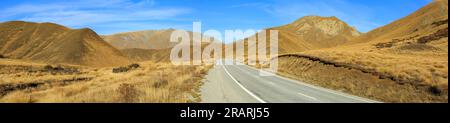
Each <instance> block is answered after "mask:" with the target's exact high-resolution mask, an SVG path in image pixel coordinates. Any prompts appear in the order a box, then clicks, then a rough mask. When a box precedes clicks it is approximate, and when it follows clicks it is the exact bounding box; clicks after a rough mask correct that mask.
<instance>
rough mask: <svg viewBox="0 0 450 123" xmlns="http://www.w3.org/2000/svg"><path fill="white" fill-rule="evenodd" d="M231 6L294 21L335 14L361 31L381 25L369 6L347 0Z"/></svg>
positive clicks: (274, 2)
mask: <svg viewBox="0 0 450 123" xmlns="http://www.w3.org/2000/svg"><path fill="white" fill-rule="evenodd" d="M232 7H241V8H242V7H253V8H258V9H261V10H263V11H265V12H267V13H269V14H271V16H274V17H277V18H278V19H280V20H285V21H286V20H289V21H294V20H297V19H299V18H301V17H303V16H308V15H318V16H336V17H338V18H339V19H342V20H343V21H345V22H347V23H349V24H350V25H351V26H355V27H356V28H357V29H358V30H360V31H363V32H366V31H369V30H371V29H374V28H376V27H379V26H380V25H382V24H378V23H375V22H374V21H373V19H374V16H373V15H374V13H373V11H372V9H371V8H370V7H368V6H366V5H359V4H355V3H351V2H348V1H347V0H298V1H297V0H296V1H291V0H288V1H277V0H273V1H270V0H269V1H265V2H254V3H244V4H238V5H234V6H232Z"/></svg>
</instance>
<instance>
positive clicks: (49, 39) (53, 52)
mask: <svg viewBox="0 0 450 123" xmlns="http://www.w3.org/2000/svg"><path fill="white" fill-rule="evenodd" d="M0 54H3V55H5V56H7V57H8V58H13V59H24V60H30V61H37V62H43V63H50V64H59V63H62V64H75V65H85V66H96V67H103V66H113V65H121V64H124V63H128V62H129V61H128V59H127V58H126V57H124V56H123V55H122V53H121V52H120V51H119V50H117V49H115V48H113V47H112V46H111V45H109V44H108V43H107V42H105V41H103V40H102V39H101V38H100V36H98V35H97V34H96V33H95V32H94V31H92V30H91V29H86V28H85V29H69V28H67V27H64V26H61V25H57V24H53V23H31V22H22V21H11V22H4V23H0Z"/></svg>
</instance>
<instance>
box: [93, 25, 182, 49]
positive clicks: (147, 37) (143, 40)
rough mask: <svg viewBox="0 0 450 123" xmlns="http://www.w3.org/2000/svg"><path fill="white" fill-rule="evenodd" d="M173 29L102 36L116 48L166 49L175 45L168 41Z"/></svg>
mask: <svg viewBox="0 0 450 123" xmlns="http://www.w3.org/2000/svg"><path fill="white" fill-rule="evenodd" d="M173 31H175V30H173V29H168V30H146V31H136V32H126V33H118V34H113V35H106V36H102V37H103V39H104V40H105V41H107V42H108V43H110V44H111V45H113V46H114V47H116V48H118V49H131V48H139V49H166V48H171V47H173V46H175V45H176V43H172V42H170V36H171V34H172V32H173Z"/></svg>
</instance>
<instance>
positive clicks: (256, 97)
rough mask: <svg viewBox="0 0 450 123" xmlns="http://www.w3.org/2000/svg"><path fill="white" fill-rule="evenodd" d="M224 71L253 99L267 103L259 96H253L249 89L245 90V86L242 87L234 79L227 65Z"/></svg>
mask: <svg viewBox="0 0 450 123" xmlns="http://www.w3.org/2000/svg"><path fill="white" fill-rule="evenodd" d="M222 67H223V69H224V70H225V73H227V74H228V76H230V78H231V79H232V80H233V81H234V82H235V83H236V84H237V85H238V86H239V87H241V88H242V89H243V90H244V91H245V92H247V93H248V94H249V95H250V96H252V97H253V98H255V99H256V100H258V101H259V102H261V103H267V102H266V101H264V100H262V99H261V98H259V97H258V96H256V95H255V94H253V93H252V92H250V91H249V90H248V89H247V88H245V87H244V86H242V85H241V83H239V82H238V81H237V80H236V78H234V77H233V76H232V75H231V74H230V72H228V70H227V68H225V65H222Z"/></svg>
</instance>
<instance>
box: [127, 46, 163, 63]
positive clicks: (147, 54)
mask: <svg viewBox="0 0 450 123" xmlns="http://www.w3.org/2000/svg"><path fill="white" fill-rule="evenodd" d="M121 51H122V53H123V54H125V55H126V56H127V57H128V58H129V59H130V60H132V61H137V62H141V61H154V62H170V52H171V49H158V50H155V49H139V48H130V49H122V50H121Z"/></svg>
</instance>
